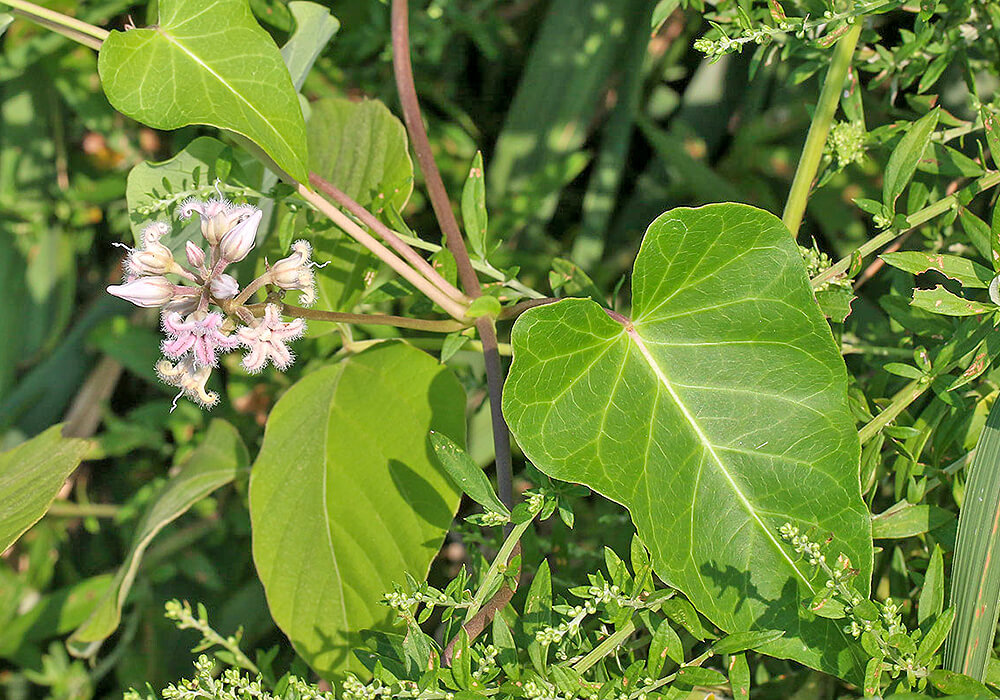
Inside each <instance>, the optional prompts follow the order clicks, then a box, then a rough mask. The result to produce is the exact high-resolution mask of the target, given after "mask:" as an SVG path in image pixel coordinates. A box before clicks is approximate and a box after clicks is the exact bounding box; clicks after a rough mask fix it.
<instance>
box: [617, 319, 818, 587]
mask: <svg viewBox="0 0 1000 700" xmlns="http://www.w3.org/2000/svg"><path fill="white" fill-rule="evenodd" d="M623 332H624V333H625V335H626V337H627V338H628V339H629V340H630V341H631V342H633V343H635V346H636V348H638V350H639V352H640V354H641V355H642V358H643V360H645V362H646V364H647V365H649V368H650V369H651V370H652V372H653V374H654V375H655V376H656V378H657V380H658V381H659V382H660V384H662V385H663V388H664V389H666V390H667V393H668V394H670V398H671V399H673V402H674V404H676V405H677V408H678V409H680V411H681V414H682V415H683V416H684V419H685V420H686V421H687V422H688V425H690V426H691V429H692V430H693V431H694V433H695V435H696V436H697V437H698V441H699V442H701V444H702V445H703V446H704V448H705V450H706V451H707V452H708V454H709V455H710V456H711V458H712V460H713V461H714V462H715V464H716V466H718V468H719V471H720V472H722V475H723V476H724V477H725V479H726V481H727V482H729V485H730V487H731V488H732V490H733V493H735V494H736V497H737V499H738V500H739V502H740V504H741V505H742V506H743V508H744V509H745V510H746V512H747V514H748V515H749V516H750V517H751V519H753V521H754V522H756V523H757V525H758V526H759V527H760V529H761V531H762V532H763V533H764V535H765V537H767V539H768V540H769V541H770V542H771V544H772V545H773V546H774V549H775V550H776V551H777V552H778V553H779V554H780V555H781V557H782V558H783V559H784V560H785V561H786V562H787V563H788V566H789V567H790V568H791V569H792V571H794V572H795V574H796V575H797V576H798V577H799V579H801V580H802V582H803V583H804V584H805V585H806V587H807V588H808V589H809V592H810V593H813V594H815V592H816V591H815V589H814V588H813V586H812V584H811V583H810V582H809V579H808V578H806V576H805V575H804V574H803V573H802V571H800V570H799V567H798V566H796V565H795V562H794V561H793V560H792V558H791V557H789V556H788V553H787V552H786V551H785V548H784V547H782V546H781V543H780V542H778V540H777V539H776V538H775V536H774V534H773V533H772V532H771V529H770V528H769V527H768V526H767V525H766V524H765V523H764V521H763V520H761V519H760V517H759V516H758V515H757V511H756V509H755V508H754V506H753V503H751V502H750V499H749V498H747V496H746V494H744V493H743V491H742V490H741V489H740V487H739V484H738V483H736V480H735V479H733V476H732V474H730V473H729V470H728V469H726V465H725V463H724V462H723V461H722V458H721V457H719V455H718V454H717V453H716V451H715V445H714V444H713V443H712V441H711V440H709V438H708V436H707V435H706V434H705V432H704V431H703V430H702V429H701V426H700V425H699V424H698V421H697V420H696V419H695V417H694V416H693V415H692V414H691V412H690V411H689V410H688V408H687V406H686V405H685V404H684V402H683V401H682V400H681V397H680V396H679V395H678V394H677V392H676V391H675V390H674V386H673V384H672V383H671V381H670V379H669V378H668V377H667V375H666V374H664V372H663V370H662V368H661V367H660V365H659V364H658V363H657V362H656V360H655V358H654V357H653V355H652V353H650V351H649V348H647V347H646V344H645V343H644V342H643V340H642V337H641V336H640V335H639V333H638V331H636V329H635V327H634V326H632V325H630V326H628V327H627V328H625V329H623Z"/></svg>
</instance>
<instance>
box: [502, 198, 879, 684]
mask: <svg viewBox="0 0 1000 700" xmlns="http://www.w3.org/2000/svg"><path fill="white" fill-rule="evenodd" d="M632 288H633V309H632V313H633V320H632V321H631V322H629V321H628V320H627V319H624V317H622V318H620V320H616V319H615V318H612V316H611V315H609V314H608V313H607V312H605V311H604V309H602V308H601V307H600V306H598V305H597V304H595V303H594V302H592V301H590V300H584V299H568V300H564V301H560V302H558V303H555V304H551V305H548V306H541V307H537V308H535V309H531V310H530V311H528V312H526V313H525V314H523V315H522V316H521V318H520V319H519V320H518V322H517V323H516V325H515V326H514V331H513V339H512V342H513V347H514V363H513V366H512V367H511V372H510V377H509V379H508V381H507V385H506V387H505V391H504V414H505V415H506V417H507V420H508V421H509V423H510V427H511V430H512V431H513V432H514V435H515V436H516V437H517V440H518V442H519V443H520V445H521V447H522V448H523V449H524V452H525V454H526V455H527V456H528V457H529V458H530V459H531V461H532V462H533V463H534V464H535V465H536V466H538V467H539V468H540V469H541V470H542V471H544V472H546V473H547V474H549V475H550V476H553V477H555V478H558V479H564V480H567V481H576V482H580V483H584V484H586V485H588V486H590V487H591V488H593V489H595V490H596V491H599V492H600V493H602V494H604V495H605V496H607V497H608V498H611V499H612V500H614V501H617V502H619V503H621V504H623V505H624V506H625V507H627V508H628V509H629V511H630V513H631V515H632V519H633V521H634V522H635V524H636V527H637V528H638V530H639V535H640V536H641V537H642V540H643V542H644V543H646V545H647V546H648V547H649V549H650V551H651V552H652V554H653V556H654V559H655V563H656V564H655V565H656V572H657V573H658V574H659V575H660V576H661V577H662V578H663V579H664V580H665V581H667V582H668V583H670V584H671V585H674V586H676V587H678V588H679V589H680V590H682V591H683V592H684V593H685V594H686V595H687V596H688V597H689V598H690V599H691V601H692V602H693V603H694V604H695V606H696V607H697V608H698V609H699V610H700V611H701V612H702V613H704V614H705V615H706V616H707V617H708V618H709V619H711V620H712V621H713V622H714V623H715V624H717V625H718V626H720V627H721V628H723V629H724V630H726V631H727V632H737V631H743V630H753V629H773V630H784V631H785V636H784V637H782V638H781V639H778V640H776V641H774V642H771V643H769V644H766V645H764V647H762V651H765V652H766V653H769V654H772V655H775V656H784V657H789V658H793V659H796V660H798V661H801V662H803V663H805V664H808V665H810V666H813V667H814V668H818V669H821V670H824V671H827V672H829V673H834V674H837V675H840V676H850V677H853V678H859V677H860V675H861V673H862V672H863V666H864V661H865V660H866V659H865V658H864V655H863V653H862V652H861V650H860V649H859V648H855V645H854V644H853V643H852V642H850V641H848V639H847V638H845V636H844V635H843V633H842V631H841V630H840V627H839V626H838V625H837V624H836V623H834V622H831V621H827V620H820V619H809V618H810V615H809V614H808V613H807V612H805V611H804V610H803V607H802V605H801V603H802V600H803V599H804V598H808V597H810V596H811V595H812V594H813V593H814V592H816V591H818V590H820V589H822V588H823V585H824V583H825V581H824V580H823V577H822V575H821V574H817V573H816V572H815V571H813V570H812V569H811V567H809V565H808V564H807V563H805V562H804V561H802V560H800V559H799V558H798V557H796V555H795V554H794V552H792V550H791V548H790V547H789V546H787V545H786V544H785V543H784V542H782V541H781V539H780V538H779V535H778V529H779V528H780V527H781V526H782V524H784V523H786V522H787V523H791V524H792V525H795V526H798V527H799V528H800V530H801V531H803V532H804V533H807V534H811V535H812V537H813V539H817V540H820V541H823V540H825V539H826V537H827V535H829V534H831V533H832V535H833V540H832V542H831V543H830V544H829V545H828V546H827V547H826V555H827V558H828V559H830V560H831V561H833V560H835V559H836V557H837V554H838V553H844V554H846V555H847V556H848V557H850V559H851V562H852V563H853V565H854V566H855V567H857V568H858V569H859V575H858V576H857V578H856V582H857V586H858V588H859V590H860V593H861V594H862V595H866V594H867V592H868V586H869V577H870V573H871V567H872V540H871V524H870V521H869V516H868V511H867V509H866V508H865V505H864V503H863V502H862V500H861V493H860V484H859V476H858V464H859V461H858V460H859V453H860V449H859V444H858V437H857V432H856V431H855V429H854V424H853V420H852V418H851V415H850V413H849V411H848V407H847V373H846V370H845V367H844V363H843V361H842V360H841V358H840V355H839V353H838V350H837V346H836V345H835V344H834V341H833V337H832V335H831V333H830V329H829V327H828V326H827V325H826V322H825V320H824V318H823V315H822V314H821V313H820V311H819V309H818V307H817V306H816V303H815V301H814V300H813V298H812V294H811V292H810V290H809V280H808V279H807V277H806V273H805V270H804V268H803V265H802V260H801V257H800V255H799V253H798V250H797V249H796V246H795V242H794V240H793V239H792V237H791V236H790V235H789V233H788V231H787V229H785V227H784V226H783V225H782V223H781V222H780V221H779V220H778V219H777V218H775V217H774V216H772V215H771V214H768V213H766V212H764V211H761V210H759V209H755V208H753V207H749V206H745V205H741V204H718V205H709V206H706V207H702V208H699V209H676V210H674V211H671V212H668V213H666V214H664V215H662V216H661V217H660V218H658V219H657V220H656V221H654V222H653V224H652V225H651V226H650V227H649V229H648V231H647V232H646V236H645V239H644V241H643V243H642V247H641V249H640V251H639V256H638V258H637V259H636V263H635V270H634V273H633V278H632Z"/></svg>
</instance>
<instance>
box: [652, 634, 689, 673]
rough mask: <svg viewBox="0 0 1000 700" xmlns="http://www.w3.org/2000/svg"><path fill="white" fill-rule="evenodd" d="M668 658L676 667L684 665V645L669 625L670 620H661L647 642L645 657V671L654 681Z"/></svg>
mask: <svg viewBox="0 0 1000 700" xmlns="http://www.w3.org/2000/svg"><path fill="white" fill-rule="evenodd" d="M667 658H669V659H670V660H671V661H673V662H674V663H675V664H677V665H678V666H679V665H680V664H682V663H684V645H683V644H681V638H680V637H679V636H677V632H675V631H674V628H673V627H672V626H671V625H670V620H663V621H662V622H661V623H660V626H659V627H657V628H656V631H655V632H654V633H653V638H652V640H650V642H649V655H648V656H647V657H646V670H647V672H648V673H649V677H650V678H653V679H654V680H655V679H657V678H659V677H660V673H661V672H662V670H663V663H664V662H665V661H666V660H667Z"/></svg>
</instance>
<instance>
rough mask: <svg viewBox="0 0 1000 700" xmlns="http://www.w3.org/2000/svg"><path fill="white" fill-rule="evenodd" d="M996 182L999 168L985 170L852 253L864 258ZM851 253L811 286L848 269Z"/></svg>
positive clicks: (824, 281) (825, 271)
mask: <svg viewBox="0 0 1000 700" xmlns="http://www.w3.org/2000/svg"><path fill="white" fill-rule="evenodd" d="M997 185H1000V171H997V172H991V173H987V174H986V175H983V176H982V177H981V178H979V179H978V180H975V181H974V182H972V183H971V184H970V185H968V186H966V187H964V188H962V189H961V190H959V191H958V192H955V193H953V194H950V195H948V196H947V197H944V198H942V199H939V200H938V201H936V202H934V204H930V205H928V206H926V207H924V208H923V209H921V210H919V211H916V212H914V213H912V214H910V215H909V216H908V217H906V226H905V227H904V228H900V229H898V230H897V229H893V230H891V231H883V232H882V233H880V234H878V235H877V236H875V237H874V238H872V239H871V240H869V241H867V242H866V243H864V244H863V245H861V246H859V247H858V248H856V249H855V252H856V253H857V254H859V255H860V256H861V257H864V256H866V255H868V254H869V253H873V252H874V251H876V250H878V249H879V248H881V247H882V246H884V245H887V244H889V243H891V242H892V241H893V240H895V239H896V238H898V237H900V236H902V235H904V234H906V233H909V232H910V231H912V230H913V229H915V228H916V227H917V226H920V225H921V224H925V223H927V222H928V221H930V220H931V219H933V218H934V217H936V216H938V215H940V214H944V213H945V212H946V211H949V210H950V209H951V208H952V207H954V206H956V205H958V203H959V202H960V201H961V199H962V198H964V197H970V198H971V197H974V196H976V195H977V194H979V193H981V192H985V191H986V190H988V189H990V188H993V187H996V186H997ZM852 256H853V253H852V254H851V255H847V256H845V257H843V258H841V259H840V260H838V261H837V262H836V263H835V264H833V265H831V266H830V267H828V268H826V269H825V270H823V271H822V272H820V273H819V274H818V275H816V276H815V277H813V279H812V286H813V289H816V288H817V287H821V286H822V285H824V284H826V283H827V282H829V281H830V280H832V279H834V278H836V277H837V276H838V275H842V274H844V273H845V272H847V270H848V268H849V267H850V266H851V258H852Z"/></svg>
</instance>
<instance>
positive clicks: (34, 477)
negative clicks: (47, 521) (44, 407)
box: [0, 425, 90, 553]
mask: <svg viewBox="0 0 1000 700" xmlns="http://www.w3.org/2000/svg"><path fill="white" fill-rule="evenodd" d="M89 447H90V442H89V441H87V440H77V439H75V438H64V437H63V436H62V425H54V426H52V427H51V428H49V429H48V430H46V431H45V432H44V433H42V434H41V435H36V436H35V437H33V438H32V439H30V440H28V441H27V442H25V443H22V444H20V445H18V446H17V447H15V448H14V449H12V450H7V451H6V452H0V553H2V552H3V551H4V550H6V549H7V548H8V547H10V546H11V545H12V544H14V542H15V541H16V540H17V538H18V537H20V536H21V535H23V534H24V532H25V531H26V530H27V529H28V528H29V527H31V526H32V525H34V524H35V523H36V522H38V520H39V519H40V518H41V517H42V516H43V515H45V511H47V510H48V509H49V505H51V503H52V500H53V499H54V498H55V497H56V494H57V493H59V489H60V488H62V485H63V482H64V481H66V478H67V477H68V476H69V475H70V474H72V473H73V470H74V469H76V467H77V465H79V464H80V461H81V460H82V459H83V456H84V455H85V454H86V453H87V450H88V449H89Z"/></svg>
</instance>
